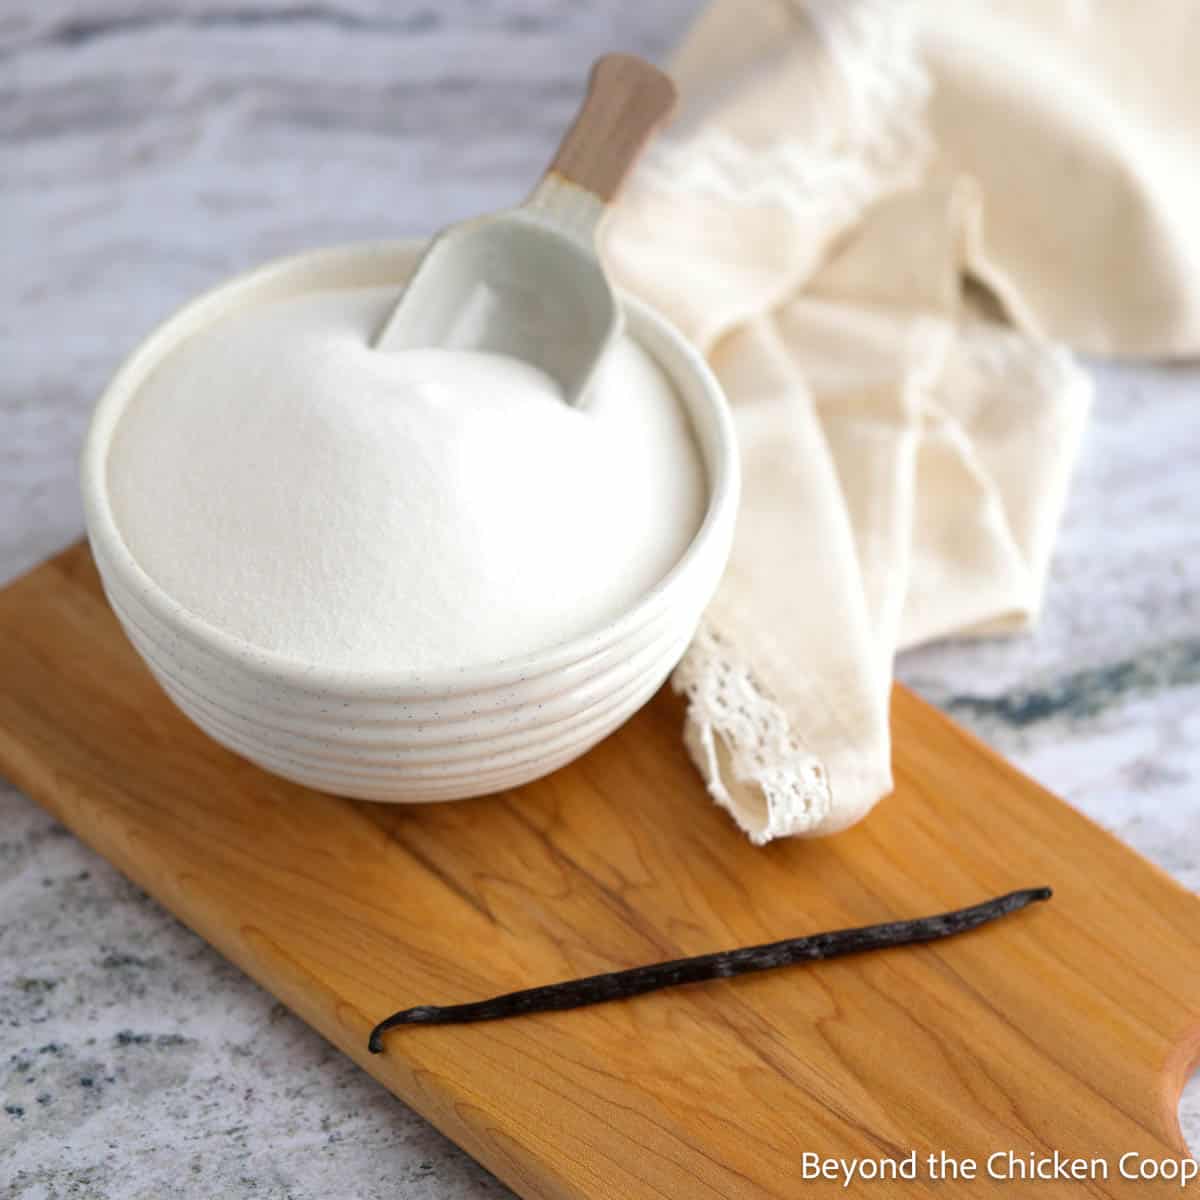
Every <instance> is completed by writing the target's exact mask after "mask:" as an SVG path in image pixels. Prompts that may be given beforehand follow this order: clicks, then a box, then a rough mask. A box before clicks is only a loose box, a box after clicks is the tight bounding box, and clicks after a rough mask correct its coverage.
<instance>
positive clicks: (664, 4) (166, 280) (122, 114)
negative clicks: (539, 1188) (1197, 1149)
mask: <svg viewBox="0 0 1200 1200" xmlns="http://www.w3.org/2000/svg"><path fill="white" fill-rule="evenodd" d="M698 7H699V4H698V3H697V2H696V0H656V2H655V3H654V4H647V3H644V2H641V0H609V2H608V3H606V4H604V5H593V4H588V3H586V2H585V0H508V2H504V3H502V2H500V0H440V2H439V3H437V4H434V3H432V2H431V3H428V4H394V3H386V2H385V0H330V2H329V3H315V4H310V3H280V2H267V0H209V2H206V3H200V2H196V3H180V2H169V0H163V2H161V3H155V4H151V3H148V2H147V0H92V2H90V3H74V4H68V3H64V2H62V0H9V2H8V3H6V4H5V5H4V6H3V9H2V10H0V211H2V213H3V229H4V236H3V238H0V254H2V255H3V277H4V280H5V288H4V294H3V297H2V298H0V582H3V581H4V580H7V579H10V578H12V577H13V576H15V575H16V574H18V573H19V572H20V571H22V570H23V569H25V568H27V567H29V566H31V565H33V564H34V563H35V562H37V561H38V560H39V559H40V558H42V557H43V556H44V555H46V554H47V553H49V552H50V551H52V550H54V549H56V548H58V547H59V546H61V545H63V544H65V543H66V542H68V541H69V540H71V539H73V538H74V537H75V536H77V534H78V533H79V530H80V524H81V523H80V514H79V507H78V500H77V495H76V488H75V478H74V472H75V458H76V454H77V451H78V446H79V440H80V436H81V433H82V429H83V426H84V423H85V421H86V419H87V415H88V411H89V408H90V406H91V404H92V402H93V401H94V399H95V397H96V395H97V393H98V391H99V389H100V388H101V386H102V385H103V383H104V381H105V379H106V377H107V376H108V374H109V373H110V372H111V371H112V370H113V368H114V367H115V366H116V364H117V363H118V361H119V360H120V359H121V357H122V356H123V354H124V353H125V352H126V351H127V350H128V349H130V347H131V346H132V345H133V343H134V342H135V341H136V340H137V339H138V338H139V337H140V336H141V335H142V334H144V333H145V332H146V331H147V330H148V328H149V327H150V326H151V325H153V324H154V322H156V321H157V320H158V319H159V318H161V317H163V316H165V315H166V314H167V313H168V312H169V311H170V310H171V309H173V308H174V307H175V306H176V305H178V304H179V303H180V302H181V301H183V300H184V299H186V298H187V297H189V296H191V295H192V294H193V293H194V292H196V291H197V290H199V289H201V288H203V287H205V286H207V285H210V284H213V283H215V282H217V281H218V280H220V279H221V278H222V277H223V276H225V275H227V274H229V273H230V272H231V271H234V270H236V269H239V268H242V267H246V266H249V265H251V264H253V263H256V262H258V261H260V260H261V259H263V258H266V257H269V256H271V255H276V254H280V253H284V252H287V251H291V250H298V249H301V248H304V247H308V246H311V245H317V244H321V243H328V242H336V241H343V240H351V239H356V238H364V237H377V236H389V235H395V234H409V233H419V232H425V231H427V230H429V229H431V228H433V227H435V226H438V225H441V224H443V223H444V222H446V221H447V220H449V219H452V218H455V217H458V216H461V215H465V214H467V213H470V212H474V211H477V210H481V209H486V208H491V207H496V206H498V205H501V204H503V203H505V202H508V201H510V200H513V199H515V198H516V197H517V196H519V195H520V193H521V192H522V190H523V189H524V188H525V187H526V186H527V184H528V183H529V181H530V180H532V179H533V178H534V177H535V176H536V174H537V172H538V170H539V169H540V167H541V166H542V164H543V162H544V161H545V159H546V157H547V154H548V151H549V149H550V146H551V144H552V142H553V140H554V137H555V133H556V131H557V130H558V129H560V128H561V126H562V124H563V123H564V121H565V120H566V118H567V117H568V115H569V113H570V112H571V110H572V108H573V105H574V104H575V102H576V100H577V96H578V91H579V84H580V79H581V76H582V74H583V72H584V68H585V65H586V63H587V62H588V61H589V60H590V59H591V58H592V57H594V56H595V55H596V54H597V53H600V52H602V51H603V50H605V49H608V48H612V47H614V46H620V47H627V48H632V49H637V50H640V51H642V52H644V53H648V54H651V55H659V54H661V53H662V52H663V51H664V50H665V49H666V48H667V47H669V46H670V45H671V44H672V43H673V42H674V41H675V40H676V39H677V38H678V36H679V34H680V32H681V31H682V29H683V28H684V27H685V25H686V23H687V21H688V19H689V18H690V17H691V16H692V15H693V13H694V12H695V11H696V10H697V8H698ZM1096 376H1097V380H1098V384H1099V396H1098V401H1097V408H1096V414H1095V419H1094V422H1093V425H1092V427H1091V430H1090V433H1089V435H1088V440H1087V446H1086V452H1085V456H1084V461H1083V464H1082V467H1081V469H1080V472H1079V476H1078V479H1077V481H1076V483H1075V487H1074V490H1073V492H1072V496H1071V503H1070V509H1069V512H1068V514H1067V518H1066V522H1065V527H1064V529H1063V534H1062V540H1061V544H1060V547H1059V550H1058V553H1057V555H1056V558H1055V564H1054V573H1053V581H1052V584H1051V587H1050V592H1049V600H1048V604H1047V610H1046V613H1045V617H1044V620H1043V621H1042V623H1041V625H1040V627H1039V629H1038V630H1037V632H1036V633H1034V634H1033V635H1031V636H1028V637H1022V638H1018V639H1015V640H997V641H989V642H983V643H978V644H974V645H946V646H939V647H935V648H930V649H926V650H923V651H920V652H917V653H913V654H910V655H908V656H906V657H905V658H904V659H903V661H902V662H901V663H900V674H901V676H902V677H903V678H904V679H906V680H907V681H908V682H910V683H912V684H913V685H915V686H916V687H917V688H918V689H919V690H921V691H922V692H923V693H925V694H926V695H927V696H929V697H930V698H931V699H933V700H934V701H935V702H937V703H939V704H941V705H943V706H945V707H946V708H948V709H949V710H950V711H951V712H952V713H954V714H955V716H957V717H958V718H959V719H961V720H962V721H964V722H965V723H966V724H968V725H969V726H971V727H973V728H974V729H976V730H977V731H978V732H979V733H980V734H981V735H982V736H983V737H984V738H985V739H986V740H988V741H989V742H991V743H992V744H994V745H996V746H997V747H999V748H1000V749H1001V750H1002V751H1003V752H1005V753H1006V754H1008V755H1009V756H1011V757H1012V758H1013V759H1015V760H1016V761H1017V762H1018V763H1019V764H1020V765H1021V766H1022V767H1024V768H1025V769H1026V770H1028V771H1029V772H1030V773H1032V774H1033V775H1034V776H1036V777H1037V778H1039V779H1040V780H1042V781H1043V782H1045V783H1046V784H1048V785H1049V786H1050V787H1052V788H1053V789H1055V790H1056V791H1058V792H1060V793H1061V794H1063V795H1065V796H1066V797H1067V799H1069V800H1070V801H1071V802H1072V803H1074V804H1077V805H1078V806H1080V807H1081V808H1083V809H1084V810H1085V811H1087V812H1088V813H1090V814H1091V815H1092V816H1093V817H1095V818H1096V819H1097V820H1098V821H1100V822H1101V823H1102V824H1104V825H1105V826H1107V827H1109V828H1111V829H1113V830H1114V831H1115V832H1116V833H1117V834H1118V835H1119V836H1120V837H1122V838H1124V839H1125V840H1126V841H1128V842H1129V843H1130V844H1132V845H1134V846H1136V847H1137V848H1138V849H1139V850H1140V851H1142V852H1143V853H1145V854H1147V855H1148V856H1149V857H1151V858H1152V859H1154V860H1155V861H1157V862H1158V863H1160V864H1161V865H1162V866H1163V867H1165V868H1166V869H1167V870H1168V871H1170V872H1171V873H1172V874H1173V875H1174V876H1175V877H1176V878H1178V879H1179V880H1180V881H1182V882H1183V883H1184V884H1186V885H1187V886H1188V887H1191V888H1196V887H1200V520H1198V518H1200V486H1198V484H1197V473H1196V472H1197V467H1196V464H1197V463H1198V462H1200V405H1198V404H1197V391H1198V389H1200V368H1175V369H1168V368H1148V367H1141V368H1135V367H1119V368H1118V367H1111V366H1110V367H1096ZM1194 1091H1195V1090H1194V1089H1193V1091H1192V1092H1189V1094H1188V1096H1187V1097H1186V1098H1185V1102H1184V1123H1185V1128H1186V1130H1187V1132H1188V1135H1189V1137H1190V1138H1191V1141H1192V1145H1194V1146H1198V1145H1200V1097H1197V1096H1196V1095H1195V1094H1194ZM0 1107H2V1108H3V1111H2V1112H0V1197H3V1198H5V1200H7V1198H9V1197H18V1196H20V1197H23V1198H30V1200H37V1198H46V1200H49V1198H54V1197H66V1196H85V1197H91V1198H95V1200H117V1198H122V1200H125V1198H135V1197H159V1196H162V1195H163V1194H166V1192H167V1189H168V1188H171V1189H173V1190H174V1191H176V1192H177V1193H178V1194H182V1195H185V1196H198V1197H201V1196H202V1197H209V1196H225V1197H234V1196H253V1197H263V1198H271V1200H284V1198H285V1197H286V1198H292V1200H308V1198H313V1200H316V1198H319V1197H320V1198H323V1197H328V1196H343V1197H347V1198H349V1197H356V1198H362V1200H367V1198H371V1197H405V1198H412V1200H418V1198H422V1197H434V1196H438V1197H461V1198H463V1200H467V1198H470V1200H475V1198H477V1197H478V1198H482V1197H486V1196H501V1195H506V1194H507V1193H506V1191H505V1189H504V1188H503V1187H502V1186H501V1185H500V1184H499V1183H497V1182H496V1181H495V1180H494V1179H492V1178H491V1177H490V1176H489V1175H488V1174H487V1173H486V1172H485V1171H483V1170H482V1169H481V1168H480V1167H478V1166H477V1165H476V1164H475V1163H473V1162H472V1161H471V1160H470V1159H468V1158H467V1157H466V1156H465V1155H463V1154H462V1153H460V1152H459V1151H458V1150H456V1149H455V1148H454V1147H453V1146H451V1145H450V1144H449V1143H448V1142H446V1141H445V1139H443V1138H442V1137H440V1135H438V1134H437V1133H436V1132H435V1131H434V1130H432V1129H431V1128H430V1127H429V1126H428V1125H426V1124H425V1122H424V1121H422V1120H421V1119H420V1118H419V1117H417V1116H416V1115H414V1114H413V1113H411V1112H409V1111H408V1110H407V1109H406V1108H405V1107H404V1106H403V1105H402V1104H400V1103H398V1102H397V1101H395V1100H394V1099H392V1097H391V1096H389V1095H388V1094H387V1093H386V1092H385V1091H384V1090H383V1089H382V1088H380V1087H379V1086H378V1085H377V1084H375V1083H374V1082H373V1081H372V1080H371V1079H369V1078H368V1077H367V1076H366V1075H364V1074H363V1073H361V1072H360V1071H359V1070H358V1069H357V1068H355V1067H354V1066H352V1065H351V1064H350V1063H349V1062H348V1061H346V1060H344V1059H343V1058H342V1057H341V1056H340V1055H339V1054H337V1053H336V1052H335V1051H333V1050H332V1049H331V1048H330V1047H329V1046H328V1045H327V1044H326V1043H325V1042H324V1041H323V1040H322V1039H321V1038H319V1037H318V1036H317V1035H316V1034H314V1033H312V1032H311V1031H309V1030H308V1029H307V1028H306V1027H305V1026H304V1025H303V1024H302V1023H300V1022H299V1021H298V1020H297V1019H296V1018H294V1017H292V1016H291V1015H290V1014H289V1013H287V1012H286V1011H285V1010H284V1009H283V1008H282V1007H281V1006H280V1005H278V1004H276V1003H275V1002H274V1001H273V1000H272V999H271V997H270V996H268V995H266V994H265V993H263V992H262V991H260V990H259V989H258V988H257V987H256V986H255V985H253V984H252V983H250V982H249V981H248V980H247V979H245V978H244V977H243V976H242V975H241V974H240V973H239V972H238V971H237V970H236V969H235V968H233V967H231V966H230V965H228V964H227V963H226V962H225V961H224V960H223V959H221V958H220V957H219V956H218V955H217V954H216V953H215V952H213V951H212V950H210V949H209V948H208V947H207V946H206V945H205V944H204V943H203V942H202V941H200V940H199V939H198V938H196V937H195V936H194V935H193V934H191V933H190V932H189V931H188V930H186V929H184V928H183V927H182V926H180V925H179V924H178V923H177V922H176V921H175V920H174V919H173V918H172V917H170V916H169V915H168V914H167V913H165V912H164V911H163V910H162V909H161V908H159V907H158V906H157V905H156V904H155V903H154V902H153V901H151V900H149V899H148V898H147V897H146V896H145V895H143V894H142V893H141V892H139V890H138V889H137V888H135V887H133V886H132V885H131V884H130V883H128V882H127V881H126V880H124V879H123V878H122V877H121V876H120V875H118V874H117V873H116V872H115V871H114V870H113V869H112V868H110V867H109V866H108V865H107V864H106V863H105V862H104V861H102V860H101V859H99V858H97V857H96V856H95V855H93V854H92V853H90V852H89V851H88V850H86V849H85V848H84V847H83V846H81V845H80V844H79V843H78V842H76V841H75V839H74V838H73V837H71V836H70V835H69V834H68V833H66V831H65V830H64V829H62V828H61V827H60V826H59V825H57V824H56V823H55V822H54V821H52V820H51V819H50V818H49V817H47V816H46V815H45V814H44V813H43V812H42V811H41V810H40V809H39V808H38V807H37V806H36V805H34V804H33V803H31V802H30V801H29V800H28V799H27V798H25V797H24V796H22V795H20V794H18V793H17V792H16V791H15V789H13V788H11V787H9V786H7V785H5V784H3V783H2V782H0Z"/></svg>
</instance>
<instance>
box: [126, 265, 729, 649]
mask: <svg viewBox="0 0 1200 1200" xmlns="http://www.w3.org/2000/svg"><path fill="white" fill-rule="evenodd" d="M394 302H395V291H394V290H393V289H390V288H372V289H361V290H342V291H324V292H314V293H309V294H305V295H302V296H298V297H294V298H291V299H287V300H282V301H277V302H275V303H272V304H268V305H263V306H261V307H258V308H253V309H250V310H248V311H242V312H240V313H237V314H234V315H231V316H227V317H225V318H223V319H222V320H221V321H219V322H217V323H216V324H214V325H212V326H210V327H209V328H207V329H206V330H204V331H202V332H201V333H199V334H197V335H195V336H194V337H192V338H191V339H190V340H188V341H187V342H185V343H184V344H183V345H182V346H181V347H180V348H178V349H177V350H175V351H174V352H173V353H172V354H170V355H168V357H167V358H166V360H165V361H164V362H163V363H161V364H160V365H159V366H158V367H157V368H156V369H155V371H154V373H153V374H152V375H151V377H150V378H149V379H148V380H147V381H146V383H145V384H144V385H143V387H142V388H141V389H140V391H139V392H138V394H137V395H136V396H135V397H134V398H133V399H132V400H131V401H130V403H129V406H128V407H127V409H126V410H125V412H124V413H123V414H122V416H121V419H120V423H119V425H118V428H117V430H116V434H115V437H114V441H113V444H112V447H111V450H110V456H109V461H108V472H109V490H110V494H111V499H112V505H113V511H114V514H115V517H116V520H117V524H118V527H119V529H120V531H121V534H122V536H123V537H124V539H125V541H126V543H127V545H128V546H129V548H130V550H131V552H132V553H133V555H134V557H135V558H136V559H137V561H138V562H139V563H140V565H141V566H142V568H143V569H144V570H145V571H146V572H147V574H149V575H150V576H151V578H153V579H154V580H155V581H156V582H157V583H158V584H159V585H160V586H161V587H162V588H163V589H164V590H165V591H166V592H167V593H169V594H170V595H171V596H172V597H174V598H175V599H176V600H177V601H179V602H180V603H181V604H183V605H184V606H185V607H186V608H188V609H190V610H191V611H192V612H194V613H195V614H197V615H198V616H200V617H202V618H203V619H204V620H206V621H207V622H209V623H210V624H212V625H214V626H216V627H218V628H220V629H222V630H225V631H227V632H228V633H231V634H234V635H236V636H238V637H240V638H242V639H244V640H245V641H247V642H250V643H253V644H254V645H256V646H259V647H264V648H267V649H270V650H273V651H277V652H279V653H281V654H283V655H286V656H287V657H288V658H290V659H293V660H298V661H301V662H305V663H312V664H319V665H321V666H325V667H343V668H353V669H360V670H378V671H388V670H393V671H401V670H405V669H413V670H429V669H435V668H449V667H459V666H476V665H482V664H485V663H491V662H496V661H498V660H501V659H505V658H510V657H512V656H514V655H520V654H524V653H527V652H530V651H537V650H542V649H546V648H549V647H551V646H553V645H555V644H556V643H558V642H561V641H563V640H564V639H566V638H569V637H572V636H574V635H577V634H581V633H585V632H587V631H589V630H592V629H595V628H597V627H599V626H600V625H602V624H603V623H604V622H606V621H607V620H609V619H611V618H613V617H615V616H617V615H619V614H620V613H622V612H623V611H625V610H627V609H628V608H629V607H630V606H631V605H632V604H633V603H634V602H635V601H636V600H637V599H638V597H640V596H641V595H642V594H644V593H645V592H646V591H647V590H648V589H649V588H651V587H652V586H653V585H654V584H655V583H656V582H657V581H658V580H660V579H661V578H662V577H663V576H664V575H665V574H666V573H667V572H668V571H669V570H670V568H671V567H672V566H673V565H674V563H675V562H676V561H677V560H678V559H679V557H680V556H681V554H682V553H683V551H684V549H685V548H686V546H687V544H688V542H689V541H690V540H691V538H692V536H693V534H694V533H695V532H696V530H697V528H698V527H699V524H700V521H701V518H702V515H703V511H704V507H705V498H706V487H705V478H704V470H703V466H702V463H701V460H700V457H699V453H698V451H697V448H696V446H695V444H694V441H693V438H692V434H691V429H690V426H689V424H688V420H687V417H686V415H685V413H684V412H683V410H682V408H681V406H680V403H679V401H678V399H677V397H676V395H675V393H674V390H673V388H672V386H671V384H670V382H669V380H668V379H667V378H666V376H665V375H664V374H663V372H662V371H661V369H660V368H659V367H658V365H657V364H656V363H655V362H654V361H653V360H652V359H651V358H650V356H649V355H648V354H647V353H646V352H645V351H644V350H642V349H641V348H640V347H639V346H638V345H637V344H636V343H635V342H633V341H632V340H630V339H629V338H625V339H623V340H621V341H620V342H619V343H618V344H617V345H616V346H615V347H614V349H613V351H612V352H611V354H610V355H609V356H608V358H607V359H606V361H605V363H604V365H603V368H602V372H601V374H600V376H599V379H598V382H597V384H596V388H595V391H594V393H593V395H592V397H591V399H590V402H589V405H588V407H587V408H586V409H585V410H577V409H573V408H570V407H568V406H567V405H565V404H564V403H563V402H562V400H561V399H560V397H559V395H558V393H557V391H556V389H555V386H554V384H553V383H552V382H551V381H550V379H549V378H548V377H547V376H545V375H544V374H542V373H541V372H540V371H538V370H537V369H535V368H533V367H530V366H528V365H526V364H524V363H520V362H517V361H516V360H514V359H509V358H505V357H502V356H499V355H484V354H474V353H470V352H465V351H448V350H421V351H408V352H398V353H385V352H380V351H376V350H373V349H371V348H370V346H369V344H368V342H369V338H370V336H371V334H372V333H373V331H374V330H375V329H376V328H377V327H378V326H379V324H380V322H381V321H382V320H383V318H384V316H385V315H386V313H387V311H388V309H389V307H390V306H391V305H392V304H394Z"/></svg>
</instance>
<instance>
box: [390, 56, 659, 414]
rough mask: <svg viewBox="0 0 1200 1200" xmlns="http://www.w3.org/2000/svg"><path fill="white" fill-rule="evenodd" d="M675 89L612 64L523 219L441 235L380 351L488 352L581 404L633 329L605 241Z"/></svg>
mask: <svg viewBox="0 0 1200 1200" xmlns="http://www.w3.org/2000/svg"><path fill="white" fill-rule="evenodd" d="M674 103H675V85H674V84H673V83H672V82H671V80H670V79H669V78H668V77H667V76H666V75H664V74H663V72H662V71H660V70H658V68H657V67H654V66H652V65H651V64H650V63H648V62H646V61H645V60H643V59H641V58H637V57H635V56H634V55H631V54H609V55H606V56H605V57H604V58H601V59H599V60H598V61H597V62H596V64H595V65H594V66H593V67H592V73H591V78H590V80H589V82H588V91H587V96H586V97H585V98H584V102H583V106H582V107H581V108H580V110H579V114H578V116H577V117H576V118H575V122H574V124H573V125H572V126H571V127H570V129H568V130H567V133H566V136H565V137H564V138H563V140H562V143H561V144H560V145H559V147H558V152H557V154H555V156H554V161H553V162H552V163H551V164H550V166H549V168H548V169H547V171H546V174H545V175H544V176H543V177H542V180H541V182H540V183H539V184H538V185H537V187H536V188H535V189H534V191H533V194H532V195H531V196H530V197H529V199H528V200H526V202H525V203H524V204H523V205H521V206H520V207H519V208H515V209H511V210H510V211H508V212H503V213H497V214H495V215H493V216H487V217H479V218H477V219H475V220H472V221H465V222H463V223H462V224H460V225H454V226H451V227H450V228H449V229H446V230H444V231H443V232H442V233H440V234H439V235H438V236H437V237H436V238H435V239H434V241H433V243H432V245H431V246H430V247H429V249H428V251H427V252H426V253H425V256H424V257H423V258H422V260H421V262H420V263H419V264H418V266H417V269H416V272H415V273H414V274H413V276H412V279H411V280H410V282H409V284H408V287H407V288H406V289H405V291H404V294H403V295H402V296H401V297H400V302H399V304H397V305H396V307H395V309H394V310H393V311H392V313H391V315H390V316H389V317H388V319H387V321H386V322H385V323H384V325H383V328H382V329H381V331H380V333H379V334H378V335H377V337H376V339H375V348H376V349H377V350H384V351H387V350H402V349H415V348H418V347H430V346H436V347H442V348H446V349H459V350H485V351H491V352H494V353H499V354H507V355H511V356H512V357H513V358H519V359H523V360H524V361H526V362H529V363H532V364H533V365H535V366H538V367H541V368H542V370H544V371H546V372H547V374H549V375H550V376H551V377H552V378H553V379H554V380H555V381H556V382H557V383H558V384H559V386H560V387H561V388H562V392H563V397H564V399H565V400H566V401H567V403H569V404H577V403H578V402H579V401H580V400H581V399H582V398H583V396H584V394H585V393H586V391H587V387H588V383H589V381H590V379H591V377H592V373H593V371H594V369H595V367H596V366H597V364H598V363H599V362H600V359H601V358H602V357H603V355H604V352H605V350H606V349H607V348H608V346H609V344H610V343H611V342H612V340H613V339H614V338H615V337H616V336H617V334H618V333H619V332H620V329H621V311H620V307H619V305H618V303H617V298H616V296H615V295H614V293H613V289H612V286H611V285H610V284H609V282H608V278H607V276H606V275H605V273H604V268H603V267H602V266H601V265H600V259H599V257H598V255H597V242H596V238H597V232H598V229H599V226H600V223H601V221H602V219H603V217H604V215H605V213H606V212H607V211H608V206H609V204H610V203H611V202H612V200H613V199H614V197H615V196H616V194H617V191H618V189H619V188H620V186H621V183H622V181H623V180H624V178H625V176H626V175H627V174H628V173H629V170H630V168H631V167H632V166H633V164H634V162H635V161H636V160H637V157H638V155H639V154H640V153H641V151H642V148H643V146H645V144H646V142H647V140H648V139H649V137H650V134H651V133H652V132H653V130H654V128H655V126H657V125H658V124H659V123H660V122H661V121H662V120H663V119H664V118H665V117H666V116H667V115H668V114H669V113H670V111H671V109H672V107H673V106H674Z"/></svg>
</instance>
